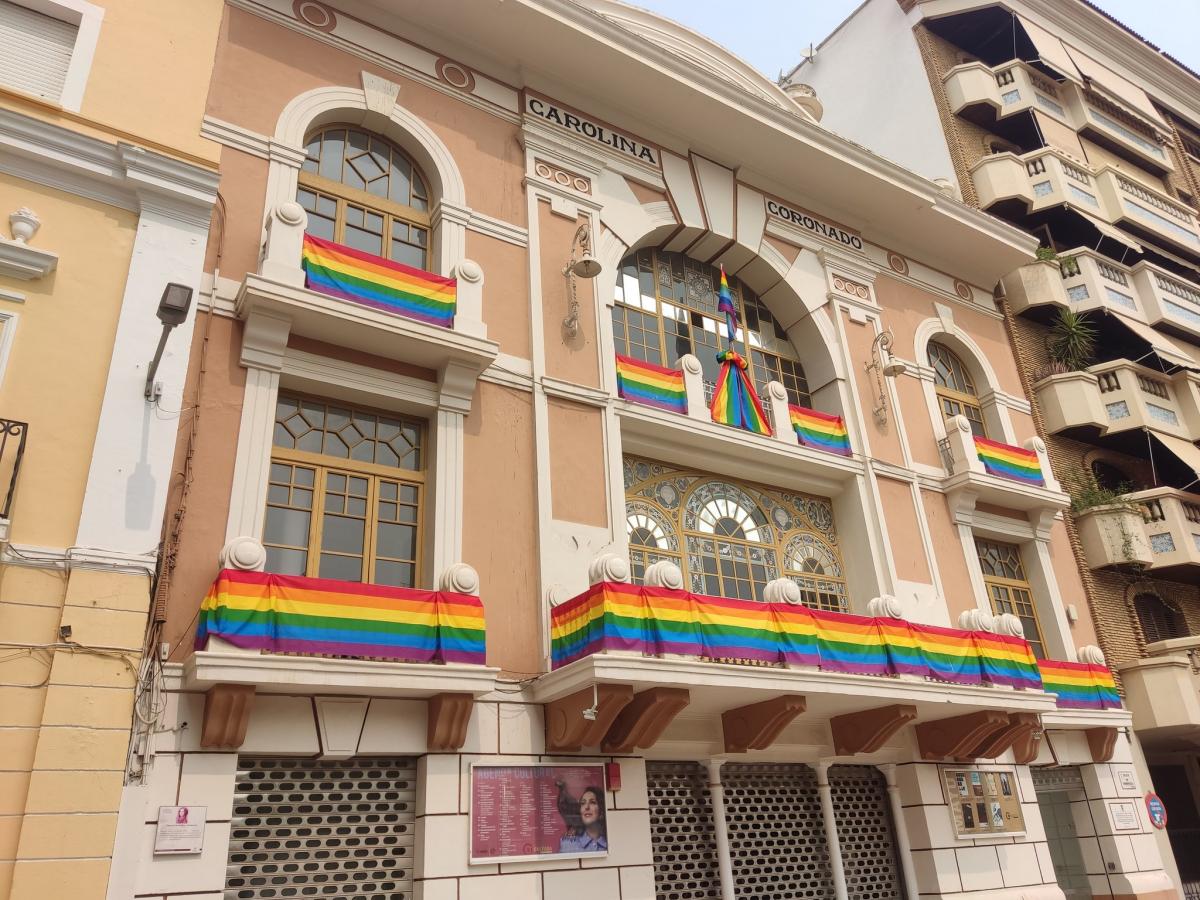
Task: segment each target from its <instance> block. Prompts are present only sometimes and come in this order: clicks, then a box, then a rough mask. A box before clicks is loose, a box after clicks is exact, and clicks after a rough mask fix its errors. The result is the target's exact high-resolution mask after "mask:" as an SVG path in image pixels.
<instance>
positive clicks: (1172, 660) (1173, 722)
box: [1121, 635, 1200, 750]
mask: <svg viewBox="0 0 1200 900" xmlns="http://www.w3.org/2000/svg"><path fill="white" fill-rule="evenodd" d="M1121 683H1122V684H1123V685H1124V688H1125V702H1126V704H1127V705H1128V707H1129V710H1130V712H1132V713H1133V727H1134V729H1135V730H1136V731H1137V733H1138V737H1139V738H1141V740H1142V744H1143V746H1145V747H1146V748H1147V749H1152V750H1187V749H1195V748H1197V747H1200V636H1195V635H1193V636H1191V637H1185V638H1176V639H1174V640H1169V641H1159V642H1157V643H1154V644H1147V645H1146V656H1145V658H1143V659H1139V660H1137V661H1136V662H1132V663H1128V664H1126V665H1124V666H1122V667H1121Z"/></svg>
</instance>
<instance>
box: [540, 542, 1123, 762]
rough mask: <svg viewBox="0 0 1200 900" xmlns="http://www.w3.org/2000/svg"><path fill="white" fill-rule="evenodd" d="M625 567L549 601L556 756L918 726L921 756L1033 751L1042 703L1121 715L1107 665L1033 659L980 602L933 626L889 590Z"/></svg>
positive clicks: (547, 679) (1110, 720)
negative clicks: (760, 584)
mask: <svg viewBox="0 0 1200 900" xmlns="http://www.w3.org/2000/svg"><path fill="white" fill-rule="evenodd" d="M628 571H629V569H628V564H627V563H626V562H625V560H624V559H623V558H621V557H619V556H616V555H615V554H606V555H602V556H601V557H598V558H597V559H596V560H595V561H594V562H593V564H592V566H591V570H590V572H589V575H590V579H589V580H590V581H591V582H592V585H591V587H590V588H589V589H588V590H587V591H585V592H584V593H582V594H580V595H579V596H577V597H574V598H571V599H568V600H565V601H563V602H561V603H558V604H556V605H555V606H554V607H553V608H552V610H551V622H550V631H551V635H552V644H551V671H550V672H549V673H548V674H547V675H545V676H543V677H542V678H540V679H538V681H537V682H535V684H534V685H533V687H532V690H533V692H534V696H535V699H537V700H538V701H539V702H542V703H545V704H546V734H547V743H548V749H549V750H550V751H552V752H575V751H579V750H581V749H583V748H588V747H600V748H601V750H602V752H605V753H610V752H611V753H617V752H621V753H627V752H633V751H634V750H635V749H648V748H650V747H652V746H655V745H656V744H659V743H660V742H661V744H662V746H663V747H670V749H671V751H672V752H683V751H684V749H685V748H686V749H688V750H694V751H697V752H699V751H705V752H707V751H712V752H714V753H742V752H745V751H746V750H751V749H752V750H759V751H762V750H767V749H769V748H771V747H772V746H773V745H774V744H775V743H776V742H778V743H780V744H789V743H796V742H798V741H799V742H808V743H810V744H811V742H812V740H813V737H812V736H813V735H815V734H822V735H824V734H830V733H831V736H832V744H833V747H832V748H831V749H832V750H833V752H835V753H836V754H837V755H851V754H856V753H873V752H875V751H877V750H879V749H880V748H881V747H882V746H883V745H884V744H885V743H887V742H888V741H889V740H890V739H891V737H892V736H893V735H895V734H897V733H898V732H899V731H900V730H901V729H902V728H905V727H907V726H908V725H910V724H912V725H914V727H915V732H916V735H915V736H916V739H917V743H918V744H919V745H920V748H921V752H922V756H923V758H925V759H943V758H947V757H961V758H995V757H996V756H998V755H999V754H1001V753H1004V752H1005V751H1006V750H1008V749H1009V748H1011V749H1013V750H1014V753H1015V754H1016V757H1017V759H1018V760H1019V761H1020V760H1022V759H1024V760H1026V761H1028V759H1031V758H1032V755H1031V754H1035V753H1036V741H1031V738H1032V735H1033V732H1034V730H1036V729H1040V727H1041V725H1040V717H1041V716H1042V715H1052V716H1064V717H1065V719H1066V721H1072V718H1071V717H1072V716H1074V717H1075V718H1076V719H1077V720H1078V721H1079V722H1080V723H1083V722H1086V724H1087V727H1096V726H1101V727H1103V726H1105V725H1110V724H1111V725H1116V726H1118V727H1119V725H1118V723H1119V722H1121V721H1127V719H1125V716H1126V714H1125V713H1124V711H1123V710H1121V709H1120V701H1119V698H1118V697H1117V695H1116V690H1115V688H1114V687H1112V686H1111V682H1110V681H1109V679H1110V677H1111V676H1110V675H1109V674H1108V672H1107V670H1106V669H1104V668H1103V667H1100V666H1092V665H1088V664H1086V663H1066V664H1063V663H1050V662H1048V661H1043V662H1042V663H1040V664H1039V663H1038V662H1037V661H1035V660H1034V658H1033V655H1032V652H1031V651H1030V650H1029V647H1028V644H1026V643H1025V641H1024V639H1023V638H1022V637H1020V636H1019V635H1018V634H1017V633H1016V631H1015V630H1013V628H1012V623H1011V622H1010V621H1009V617H1003V616H1002V617H992V616H987V615H982V614H980V613H978V612H975V613H973V614H968V615H966V616H965V617H964V619H963V622H962V623H961V624H963V626H964V627H962V628H941V627H935V626H928V625H917V624H914V623H910V622H907V621H905V620H904V619H903V618H901V617H900V616H899V606H898V604H897V603H896V601H895V598H891V597H879V598H875V599H873V600H871V601H870V603H869V604H868V610H867V611H868V614H867V615H865V616H864V615H851V614H847V613H838V612H827V611H823V610H819V609H810V608H809V607H806V606H804V605H803V604H802V603H801V602H800V597H801V594H800V588H799V586H798V585H797V584H795V583H794V582H792V581H789V580H787V579H778V580H775V581H772V582H770V583H769V584H767V585H766V588H765V592H764V598H763V600H761V601H758V600H733V599H727V598H721V597H711V596H705V595H702V594H696V593H692V592H689V591H686V590H683V588H682V584H683V578H682V575H681V573H680V571H679V569H678V567H676V566H675V565H674V564H672V563H669V562H660V563H657V564H655V565H654V566H651V567H650V568H649V569H647V570H646V576H645V577H646V583H645V585H634V584H629V583H627V581H626V579H627V578H628ZM971 629H975V630H971ZM948 646H953V647H954V648H955V650H954V651H953V652H952V653H947V652H946V648H947V647H948ZM998 654H1000V655H1003V656H1006V657H1007V658H1009V659H1011V660H1012V661H1013V662H1012V665H1011V667H1010V668H1008V669H1007V671H1005V670H1004V669H1001V668H999V667H996V666H995V665H994V664H993V660H997V659H998V658H999V656H998ZM1083 655H1084V656H1085V658H1090V657H1088V655H1087V654H1083ZM1064 674H1065V675H1067V676H1068V677H1067V678H1065V679H1064V678H1063V677H1062V676H1063V675H1064ZM1075 678H1079V679H1080V681H1082V682H1083V683H1084V684H1083V689H1082V691H1081V692H1078V693H1076V692H1074V690H1073V689H1072V688H1071V687H1069V686H1068V685H1069V683H1070V682H1071V681H1073V680H1074V679H1075ZM685 710H686V712H684V711H685ZM797 719H799V720H800V721H799V723H798V724H799V725H800V726H801V727H800V729H799V731H798V732H792V733H790V734H789V732H788V726H789V725H790V724H791V723H792V722H793V721H794V720H797ZM814 725H816V726H819V727H818V728H815V729H814V728H813V727H812V726H814ZM826 725H828V728H829V731H826ZM806 726H807V727H806ZM956 735H957V737H956ZM820 740H822V741H824V740H828V738H824V737H822V738H820Z"/></svg>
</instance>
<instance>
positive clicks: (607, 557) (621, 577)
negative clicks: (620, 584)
mask: <svg viewBox="0 0 1200 900" xmlns="http://www.w3.org/2000/svg"><path fill="white" fill-rule="evenodd" d="M602 581H629V561H628V560H627V559H625V557H623V556H618V555H617V554H616V553H611V552H609V553H601V554H600V555H599V556H597V557H596V558H595V559H593V560H592V564H591V565H590V566H588V584H600V582H602Z"/></svg>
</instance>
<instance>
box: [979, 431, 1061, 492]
mask: <svg viewBox="0 0 1200 900" xmlns="http://www.w3.org/2000/svg"><path fill="white" fill-rule="evenodd" d="M975 452H976V453H978V454H979V459H980V461H981V462H982V463H983V468H984V471H986V472H987V473H988V474H989V475H999V476H1000V477H1001V478H1008V479H1011V480H1012V481H1020V482H1022V483H1023V484H1032V485H1036V486H1037V487H1041V486H1042V485H1044V484H1045V483H1046V480H1045V479H1044V478H1042V464H1041V463H1040V462H1039V461H1038V457H1037V454H1036V453H1034V452H1033V451H1032V450H1025V449H1022V448H1021V447H1013V446H1010V445H1008V444H1001V443H1000V442H999V441H989V440H988V439H987V438H981V437H977V438H975Z"/></svg>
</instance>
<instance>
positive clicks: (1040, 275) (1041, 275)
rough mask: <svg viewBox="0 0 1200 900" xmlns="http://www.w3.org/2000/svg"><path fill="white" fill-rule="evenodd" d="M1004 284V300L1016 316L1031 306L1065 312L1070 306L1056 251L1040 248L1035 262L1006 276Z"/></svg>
mask: <svg viewBox="0 0 1200 900" xmlns="http://www.w3.org/2000/svg"><path fill="white" fill-rule="evenodd" d="M1002 281H1003V284H1004V296H1005V297H1006V298H1007V299H1008V302H1009V304H1010V305H1011V306H1012V309H1013V312H1015V313H1021V312H1024V311H1025V310H1027V309H1029V308H1030V307H1032V306H1049V305H1054V306H1059V307H1062V308H1064V309H1065V308H1067V306H1068V305H1069V303H1070V301H1069V300H1068V299H1067V290H1066V288H1064V287H1063V283H1062V281H1063V278H1062V272H1061V271H1060V270H1059V261H1058V254H1057V253H1056V252H1055V251H1054V248H1053V247H1039V248H1038V249H1037V259H1036V260H1034V261H1033V262H1031V263H1026V264H1025V265H1023V266H1021V268H1019V269H1016V270H1014V271H1012V272H1010V273H1009V274H1007V275H1005V276H1004V278H1003V279H1002Z"/></svg>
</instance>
